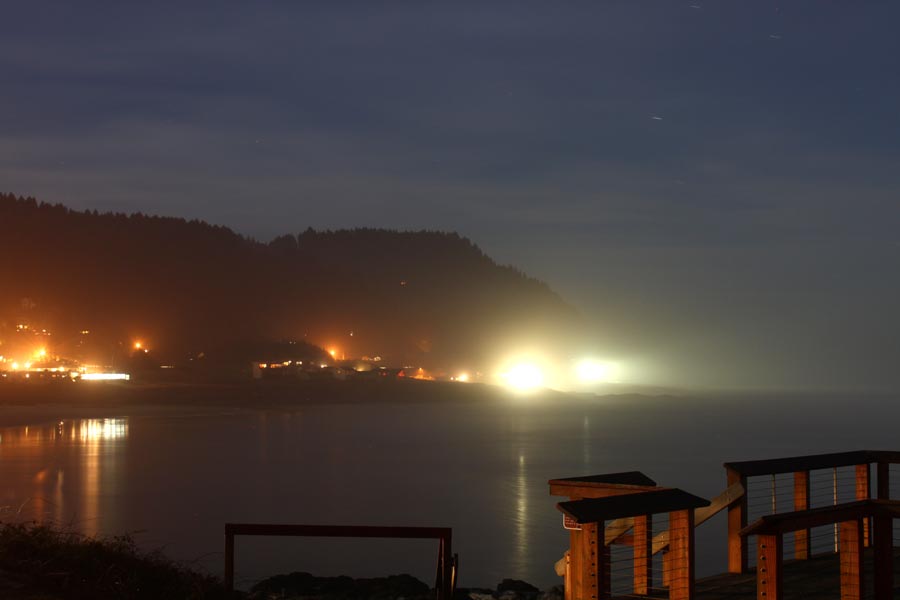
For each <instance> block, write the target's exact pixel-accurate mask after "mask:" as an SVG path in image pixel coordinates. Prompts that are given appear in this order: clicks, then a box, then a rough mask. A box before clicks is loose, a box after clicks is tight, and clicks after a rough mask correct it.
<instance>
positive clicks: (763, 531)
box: [740, 499, 900, 537]
mask: <svg viewBox="0 0 900 600" xmlns="http://www.w3.org/2000/svg"><path fill="white" fill-rule="evenodd" d="M879 516H888V517H900V501H898V500H873V499H870V500H857V501H856V502H845V503H842V504H834V505H831V506H820V507H818V508H811V509H808V510H797V511H792V512H786V513H778V514H774V515H766V516H764V517H762V518H760V519H758V520H757V521H755V522H753V523H751V524H750V525H748V526H747V527H745V528H743V529H741V531H740V535H741V536H742V537H746V536H748V535H777V534H783V533H790V532H792V531H800V530H802V529H810V528H812V527H821V526H822V525H831V524H832V523H842V522H844V521H853V520H856V519H862V518H866V517H879Z"/></svg>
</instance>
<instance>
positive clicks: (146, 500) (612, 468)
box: [0, 394, 900, 588]
mask: <svg viewBox="0 0 900 600" xmlns="http://www.w3.org/2000/svg"><path fill="white" fill-rule="evenodd" d="M898 401H900V397H898V396H891V395H878V396H874V395H814V394H807V395H797V394H756V395H750V394H743V395H741V394H721V395H708V396H695V397H690V398H687V397H658V398H643V397H616V398H603V397H597V398H580V399H573V400H572V401H563V402H560V401H558V400H554V401H550V400H548V399H546V398H542V397H541V396H539V395H538V396H529V397H516V398H510V399H509V401H505V402H496V401H493V402H486V403H484V404H478V403H429V402H428V401H427V399H423V402H422V403H421V404H408V403H407V404H390V403H387V404H384V403H382V404H367V403H365V402H364V401H363V402H360V403H358V404H342V405H329V404H327V403H322V404H316V405H309V406H303V407H299V408H297V409H295V410H289V411H288V410H277V411H275V410H253V409H244V410H234V409H227V410H216V409H211V408H185V409H183V410H179V411H174V412H172V411H170V412H166V413H160V414H153V413H152V412H150V413H147V412H146V411H143V412H140V413H137V412H135V414H127V413H126V414H109V415H108V416H107V417H105V418H97V419H75V420H72V419H65V420H62V421H60V420H57V419H55V418H53V417H52V415H48V418H47V419H41V420H38V421H36V422H34V423H31V424H29V425H27V426H16V427H5V428H2V429H0V507H2V508H0V510H2V514H0V519H2V520H4V521H12V520H17V519H19V520H25V519H38V520H48V521H53V522H56V523H58V524H63V525H65V526H71V527H74V528H76V529H79V530H81V531H84V532H86V533H89V534H121V533H124V532H131V533H133V534H134V536H135V538H136V539H137V540H138V542H139V543H140V544H141V545H143V546H145V547H147V548H162V549H163V550H164V551H165V552H166V553H167V554H169V555H170V556H172V557H175V558H178V559H182V560H187V561H191V562H193V563H194V564H195V565H197V566H198V567H201V568H204V569H207V570H209V571H210V572H213V573H216V574H221V570H222V560H223V558H222V546H223V526H224V523H226V522H268V523H303V524H326V525H328V524H332V525H335V524H337V525H417V526H440V527H452V528H453V535H454V550H455V551H456V552H458V553H459V555H460V585H463V586H494V585H496V584H497V582H499V581H500V580H501V579H502V578H505V577H513V578H518V579H525V580H527V581H530V582H532V583H534V584H536V585H538V586H539V587H542V588H546V587H549V586H552V585H556V584H558V583H560V582H561V580H560V579H559V578H558V577H557V576H556V575H555V573H554V571H553V563H554V562H555V561H556V560H558V559H559V558H560V557H561V556H562V554H563V552H564V551H565V550H566V548H567V545H568V535H567V532H566V531H565V530H564V529H563V527H562V516H561V513H560V512H559V511H558V510H557V509H556V507H555V504H556V502H557V501H559V500H562V498H552V497H551V496H550V495H549V487H548V485H547V481H548V480H549V479H551V478H557V477H571V476H577V475H590V474H597V473H607V472H618V471H627V470H639V471H643V472H644V473H646V474H647V475H649V476H650V477H652V478H653V479H655V480H656V481H657V482H658V483H659V484H660V485H667V486H673V487H680V488H682V489H685V490H687V491H689V492H691V493H694V494H697V495H700V496H703V497H706V498H712V497H713V496H715V495H716V494H718V493H719V492H721V491H722V490H723V489H724V488H725V471H724V469H723V468H722V463H723V462H724V461H733V460H750V459H759V458H770V457H778V456H790V455H798V454H812V453H819V452H834V451H845V450H856V449H864V448H865V449H900V439H898V438H900V436H898V427H897V423H898V416H900V402H898ZM773 484H774V485H776V486H777V485H779V484H781V485H783V484H784V482H783V481H780V480H779V481H773V482H762V483H761V484H760V485H763V486H769V485H773ZM752 485H755V484H751V486H752ZM751 497H752V496H751ZM751 508H752V507H751ZM436 555H437V543H436V542H431V541H406V540H351V539H320V538H291V539H288V538H238V540H237V555H236V577H237V580H238V582H239V584H240V585H242V586H244V587H246V586H249V585H250V584H251V583H252V582H253V581H255V580H258V579H260V578H263V577H265V576H268V575H273V574H277V573H284V572H290V571H295V570H304V571H310V572H313V573H316V574H321V575H335V574H350V575H355V576H374V575H386V574H391V573H401V572H409V573H412V574H414V575H416V576H418V577H420V578H422V579H423V580H424V581H427V582H432V581H433V577H434V570H435V559H436ZM697 565H698V566H697V570H698V575H704V574H713V573H717V572H721V571H723V570H724V569H725V524H724V518H723V515H719V516H718V517H716V518H714V519H712V520H711V521H709V522H707V523H705V524H704V525H702V526H701V527H700V528H699V529H698V531H697Z"/></svg>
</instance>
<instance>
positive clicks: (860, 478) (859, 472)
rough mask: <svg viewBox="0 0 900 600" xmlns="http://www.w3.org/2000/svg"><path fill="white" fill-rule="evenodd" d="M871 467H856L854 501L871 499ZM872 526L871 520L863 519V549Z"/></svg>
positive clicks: (867, 544)
mask: <svg viewBox="0 0 900 600" xmlns="http://www.w3.org/2000/svg"><path fill="white" fill-rule="evenodd" d="M871 473H872V469H871V466H870V465H869V464H868V463H866V464H864V465H856V499H857V500H868V499H869V498H871V497H872V485H871V482H870V481H871V479H872V477H871ZM871 526H872V519H863V547H865V548H868V547H869V530H870V528H871Z"/></svg>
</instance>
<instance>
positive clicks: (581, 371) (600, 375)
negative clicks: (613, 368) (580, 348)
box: [575, 359, 610, 383]
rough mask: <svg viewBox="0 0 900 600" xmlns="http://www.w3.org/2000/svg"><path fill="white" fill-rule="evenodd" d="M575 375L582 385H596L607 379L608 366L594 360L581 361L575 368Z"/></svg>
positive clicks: (608, 373)
mask: <svg viewBox="0 0 900 600" xmlns="http://www.w3.org/2000/svg"><path fill="white" fill-rule="evenodd" d="M575 373H576V374H577V375H578V379H579V381H581V382H582V383H596V382H598V381H606V380H607V379H609V375H610V366H609V365H608V364H606V363H602V362H597V361H595V360H590V359H588V360H583V361H581V362H580V363H578V364H577V365H576V366H575Z"/></svg>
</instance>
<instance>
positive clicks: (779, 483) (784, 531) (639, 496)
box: [550, 451, 900, 600]
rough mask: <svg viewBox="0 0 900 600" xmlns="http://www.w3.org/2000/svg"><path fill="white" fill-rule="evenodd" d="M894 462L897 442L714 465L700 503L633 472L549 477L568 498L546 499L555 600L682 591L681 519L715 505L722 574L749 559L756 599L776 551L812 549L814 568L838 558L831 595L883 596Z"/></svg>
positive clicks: (899, 509)
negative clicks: (714, 482) (890, 447)
mask: <svg viewBox="0 0 900 600" xmlns="http://www.w3.org/2000/svg"><path fill="white" fill-rule="evenodd" d="M898 468H900V452H885V451H856V452H845V453H837V454H824V455H814V456H799V457H790V458H779V459H771V460H761V461H746V462H735V463H726V464H725V469H726V481H727V483H728V486H727V488H726V489H725V491H723V492H722V494H720V495H719V496H717V497H716V498H714V499H713V500H712V501H705V500H703V499H701V498H697V497H696V496H691V495H690V494H687V496H689V497H691V498H693V499H694V501H695V502H697V504H696V505H695V506H693V507H692V508H687V509H686V508H684V507H681V508H679V509H676V508H673V507H672V506H669V505H667V504H666V502H665V501H664V500H663V499H664V498H666V497H667V496H666V494H669V496H668V497H669V499H670V500H671V498H674V497H681V498H682V500H684V498H685V496H679V494H686V492H682V491H681V490H677V489H674V488H663V487H659V486H657V485H656V483H655V482H654V481H653V480H651V479H650V478H649V477H647V476H646V475H643V474H641V473H637V472H631V473H618V474H611V475H599V476H592V477H585V478H570V479H565V480H551V481H550V488H551V494H552V495H561V496H568V497H569V501H568V502H561V503H559V504H558V505H557V506H558V508H559V509H560V510H561V511H562V512H563V513H564V514H565V515H566V520H567V523H568V524H567V528H568V529H573V531H572V532H571V536H570V549H569V552H567V553H566V554H565V556H564V557H563V559H562V560H560V561H559V562H558V563H557V573H558V574H560V575H562V576H564V577H565V589H566V596H565V597H566V600H607V599H610V598H646V597H653V598H665V597H668V598H673V599H676V600H681V599H690V598H693V597H694V591H695V586H694V575H693V569H694V548H693V544H694V536H693V529H694V528H695V527H696V526H698V525H700V524H702V523H704V522H705V521H707V520H709V519H710V518H711V517H712V516H714V515H715V514H717V513H718V512H720V511H727V521H728V540H727V549H728V565H729V572H731V573H748V572H750V570H751V568H753V569H755V570H756V575H757V592H758V593H757V597H758V598H766V599H767V600H769V599H774V600H778V599H779V598H781V597H782V594H783V585H782V582H781V581H780V579H778V577H780V574H781V573H782V571H783V567H782V565H783V563H784V562H785V561H794V560H799V561H809V560H811V559H814V558H815V559H816V560H817V561H821V560H824V561H825V562H817V563H815V566H816V568H818V569H821V568H826V567H827V565H829V564H838V563H839V565H840V567H839V569H838V567H835V569H836V570H839V575H840V579H839V584H838V583H835V585H836V586H838V585H839V590H837V589H836V590H835V592H836V596H835V597H837V593H838V592H839V594H840V596H839V597H840V598H841V599H842V600H859V599H861V598H867V597H872V598H876V599H877V600H886V599H887V598H890V594H889V592H888V591H887V590H889V589H891V586H892V585H893V583H892V582H893V572H892V568H891V567H892V565H893V549H894V547H895V546H897V545H898V543H900V523H895V521H896V520H897V519H895V518H894V517H895V516H896V515H895V513H896V514H900V501H895V500H891V498H900V473H898V472H896V471H897V469H898ZM892 473H893V474H894V475H895V476H894V477H892V476H891V475H892ZM653 499H655V500H653ZM773 528H774V529H773ZM688 530H690V532H688ZM776 530H777V531H776ZM773 536H775V537H773ZM776 542H777V543H776ZM776 546H777V550H776ZM749 548H753V551H749ZM867 556H868V557H870V558H866V557H867ZM864 559H865V560H868V561H869V563H866V564H870V563H871V565H872V566H871V568H869V571H868V572H869V575H868V577H869V579H872V578H873V577H874V581H875V583H874V585H869V584H866V583H865V581H866V576H865V572H864V568H863V561H864ZM834 561H836V562H834ZM776 562H777V566H775V563H776ZM823 565H824V566H823ZM872 572H874V573H875V574H874V576H873V575H872ZM773 574H774V575H773ZM775 575H777V576H778V577H776V578H774V579H773V577H775ZM837 575H838V573H837V572H836V573H835V574H834V578H833V579H834V581H835V582H837V581H838V579H837ZM776 580H777V585H776V583H774V582H776ZM823 581H824V580H823ZM828 581H831V580H828Z"/></svg>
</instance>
